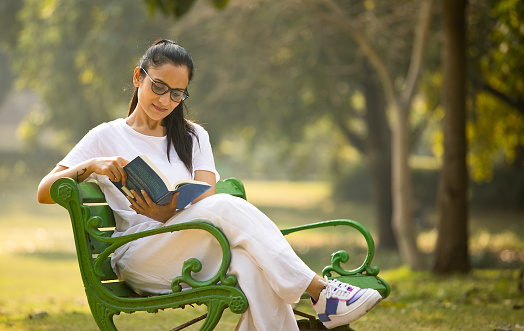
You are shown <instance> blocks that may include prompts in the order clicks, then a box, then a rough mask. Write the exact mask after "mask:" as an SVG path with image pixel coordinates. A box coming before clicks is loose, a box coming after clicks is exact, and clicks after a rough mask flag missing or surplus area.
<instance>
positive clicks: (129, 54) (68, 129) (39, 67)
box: [3, 0, 169, 143]
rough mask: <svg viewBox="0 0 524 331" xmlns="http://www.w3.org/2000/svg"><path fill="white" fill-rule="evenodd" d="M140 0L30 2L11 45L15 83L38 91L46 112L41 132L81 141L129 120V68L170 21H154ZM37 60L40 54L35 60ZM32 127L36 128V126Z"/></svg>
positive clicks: (19, 14)
mask: <svg viewBox="0 0 524 331" xmlns="http://www.w3.org/2000/svg"><path fill="white" fill-rule="evenodd" d="M140 4H141V2H139V1H138V0H125V1H119V2H114V1H72V0H50V1H34V0H27V1H25V2H24V3H23V6H22V7H21V8H20V9H19V11H18V12H17V13H16V15H13V13H4V14H3V16H8V15H10V16H13V17H17V19H18V23H19V24H18V25H17V26H18V31H15V32H13V31H10V32H9V33H10V35H9V37H10V38H9V39H8V40H6V43H7V48H8V50H9V51H10V56H11V60H12V63H13V65H14V68H15V69H16V71H17V73H18V74H19V79H18V82H17V85H18V86H19V87H22V88H30V89H33V90H35V91H37V92H38V93H39V94H40V96H41V97H42V98H43V100H44V102H45V104H46V106H47V108H46V109H47V111H46V112H45V120H44V121H43V122H42V124H41V127H36V128H33V130H39V131H43V128H44V127H51V128H54V129H56V130H57V131H61V132H63V133H64V135H65V138H64V139H63V141H62V142H63V143H72V142H76V141H78V140H79V139H80V138H81V137H82V136H83V135H84V134H85V133H86V132H87V131H88V130H89V129H90V128H92V127H94V126H95V125H97V124H99V123H101V122H103V121H107V120H109V119H111V118H114V117H115V116H124V115H125V113H126V109H125V103H126V102H127V100H128V98H129V97H130V94H127V93H125V92H124V91H123V90H122V88H123V87H124V86H129V85H130V82H131V74H132V69H133V67H134V65H135V63H136V62H137V60H138V58H139V56H141V54H142V53H143V50H144V48H145V47H146V46H147V44H145V41H147V43H150V42H151V41H152V40H153V38H155V36H158V35H164V34H165V33H166V31H167V29H168V27H169V26H168V22H167V21H166V20H162V19H157V20H155V21H150V20H149V19H148V17H147V15H146V14H145V13H143V11H141V10H137V7H138V8H139V6H140ZM35 55H37V56H35ZM33 126H34V125H33Z"/></svg>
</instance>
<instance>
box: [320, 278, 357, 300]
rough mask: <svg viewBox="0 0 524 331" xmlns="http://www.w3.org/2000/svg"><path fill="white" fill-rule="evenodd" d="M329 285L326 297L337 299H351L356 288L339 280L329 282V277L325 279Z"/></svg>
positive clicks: (326, 289)
mask: <svg viewBox="0 0 524 331" xmlns="http://www.w3.org/2000/svg"><path fill="white" fill-rule="evenodd" d="M325 279H326V282H327V285H326V288H325V291H326V297H328V298H329V297H337V298H339V299H342V300H344V299H350V298H351V297H352V296H353V294H354V292H353V291H354V290H355V287H354V286H351V285H349V284H346V283H343V282H341V281H339V280H337V279H330V280H328V279H327V277H326V278H325Z"/></svg>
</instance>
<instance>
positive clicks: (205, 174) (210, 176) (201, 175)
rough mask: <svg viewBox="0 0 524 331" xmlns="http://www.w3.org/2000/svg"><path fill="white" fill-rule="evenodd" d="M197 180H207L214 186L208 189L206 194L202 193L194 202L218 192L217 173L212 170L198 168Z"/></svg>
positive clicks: (196, 172)
mask: <svg viewBox="0 0 524 331" xmlns="http://www.w3.org/2000/svg"><path fill="white" fill-rule="evenodd" d="M195 180H198V181H201V182H206V183H208V184H209V185H211V186H213V187H212V188H210V189H209V190H207V191H206V192H205V193H204V194H202V195H201V196H199V197H198V198H196V199H195V200H194V201H193V203H196V202H198V201H200V200H202V199H204V198H207V197H209V196H212V195H213V194H216V193H217V181H216V176H215V173H213V172H211V171H206V170H196V171H195Z"/></svg>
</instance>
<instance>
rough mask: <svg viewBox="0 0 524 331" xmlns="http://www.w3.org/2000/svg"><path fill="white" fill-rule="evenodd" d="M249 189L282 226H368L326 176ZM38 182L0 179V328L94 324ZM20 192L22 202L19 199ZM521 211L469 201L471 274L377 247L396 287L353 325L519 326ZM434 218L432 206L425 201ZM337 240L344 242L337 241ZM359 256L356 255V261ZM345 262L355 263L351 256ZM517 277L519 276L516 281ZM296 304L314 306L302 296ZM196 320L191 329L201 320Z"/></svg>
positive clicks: (308, 251) (132, 319)
mask: <svg viewBox="0 0 524 331" xmlns="http://www.w3.org/2000/svg"><path fill="white" fill-rule="evenodd" d="M245 184H246V189H247V194H248V199H249V200H250V201H251V202H253V203H254V204H255V205H257V206H258V207H259V208H260V209H261V210H263V211H264V212H265V213H266V214H268V216H269V217H270V218H271V219H273V220H274V221H275V222H276V223H277V225H279V227H281V228H283V227H288V226H294V225H298V224H304V223H311V222H316V221H323V220H327V219H339V218H350V219H354V220H357V221H359V222H361V223H362V224H364V225H365V226H366V227H367V228H368V229H370V231H371V232H372V233H373V232H374V224H373V219H374V215H373V211H372V209H371V207H370V206H369V205H357V204H353V203H344V204H340V205H334V204H333V203H331V202H329V200H328V197H329V189H328V187H327V185H325V184H323V183H264V182H246V183H245ZM35 185H36V184H35V183H23V184H22V185H17V186H15V185H13V184H12V183H0V210H1V212H0V330H53V331H54V330H98V328H97V326H96V324H95V322H94V320H93V318H92V317H91V313H90V311H89V307H88V305H87V300H86V298H85V294H84V291H83V285H82V282H81V278H80V273H79V271H78V266H77V262H76V256H75V250H74V241H73V237H72V233H71V228H70V224H69V218H68V216H67V214H66V212H65V210H63V209H62V208H61V207H58V206H46V205H38V204H37V203H36V201H35V188H36V186H35ZM24 201H25V203H24ZM523 216H524V215H521V214H518V213H512V212H495V211H482V212H481V211H472V218H471V242H470V247H471V249H472V253H473V256H472V260H473V262H474V263H475V265H476V266H478V267H479V268H476V269H475V270H474V271H473V272H472V273H471V274H470V275H467V276H454V277H446V278H440V277H435V276H433V275H431V273H429V272H412V271H410V270H409V269H408V268H405V267H402V266H401V264H400V259H399V257H398V256H397V255H396V254H395V253H389V252H377V253H376V256H375V259H374V264H376V265H378V266H380V267H381V270H382V271H381V273H380V276H381V277H383V278H384V279H386V280H387V281H388V282H389V283H390V285H391V287H392V293H391V295H390V297H389V298H388V299H387V300H384V301H383V302H381V304H380V305H379V306H378V307H376V308H375V309H374V310H373V311H371V312H370V313H369V314H367V315H366V316H365V317H363V318H362V319H361V320H359V321H357V322H355V323H354V324H353V325H352V327H353V328H355V329H357V330H401V329H402V330H524V293H523V292H522V291H521V290H519V288H518V286H519V284H522V275H521V274H520V270H519V267H520V269H522V268H523V265H524V227H522V219H523ZM427 217H428V219H429V221H430V223H431V222H432V221H433V220H434V218H435V216H434V215H433V213H432V212H431V211H428V213H427ZM288 239H289V241H290V242H291V243H292V245H293V247H294V248H295V250H296V251H297V252H298V253H299V254H300V255H301V256H302V257H303V258H304V260H305V261H306V262H307V263H308V264H309V265H310V266H312V268H313V269H315V270H317V271H320V269H321V268H322V267H323V266H325V265H327V264H328V263H329V259H330V253H331V252H332V251H333V249H340V248H342V249H346V250H348V252H350V256H351V261H354V263H355V264H357V265H359V264H360V263H361V261H362V260H361V258H362V254H364V248H363V240H362V238H360V237H359V236H358V235H357V234H356V233H349V234H344V233H340V231H329V230H321V231H319V230H316V231H314V233H312V234H293V235H291V236H290V237H289V238H288ZM435 239H436V233H435V231H434V230H433V229H431V228H427V229H424V230H421V232H420V234H419V246H420V247H421V249H423V250H424V251H425V252H426V253H428V260H431V254H430V253H431V251H432V249H433V245H434V242H435ZM340 246H342V247H340ZM355 266H356V265H355ZM350 267H351V266H350ZM521 286H522V285H521ZM299 306H301V307H302V308H304V309H305V310H308V311H309V312H312V310H311V307H310V305H309V304H308V303H300V304H299ZM202 312H203V309H202V307H197V308H195V309H193V308H190V307H189V308H186V309H184V310H176V311H174V310H167V311H164V312H160V313H158V314H147V313H136V314H131V315H128V314H124V315H121V316H117V317H116V318H115V321H116V324H117V326H118V327H119V329H120V330H170V329H172V328H174V327H176V326H177V325H179V324H181V323H183V322H185V321H187V320H189V319H192V318H194V317H197V316H199V315H200V314H201V313H202ZM238 318H239V316H238V315H235V314H232V313H230V312H229V310H226V312H225V314H224V318H223V319H222V321H221V322H220V324H219V326H218V328H217V330H234V327H235V325H236V323H237V321H238ZM197 329H198V324H197V325H196V326H195V327H192V328H188V330H197Z"/></svg>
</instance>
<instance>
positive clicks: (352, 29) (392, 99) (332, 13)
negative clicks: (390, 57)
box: [310, 0, 397, 104]
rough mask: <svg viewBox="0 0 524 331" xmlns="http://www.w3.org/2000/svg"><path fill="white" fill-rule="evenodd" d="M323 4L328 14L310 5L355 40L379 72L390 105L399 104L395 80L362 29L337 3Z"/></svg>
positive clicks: (315, 2) (326, 2)
mask: <svg viewBox="0 0 524 331" xmlns="http://www.w3.org/2000/svg"><path fill="white" fill-rule="evenodd" d="M322 2H323V3H324V4H325V5H326V7H327V9H328V10H329V12H326V11H325V10H324V9H323V8H321V6H319V4H318V1H310V4H311V5H312V6H314V7H316V8H315V9H316V12H317V15H318V16H320V17H321V18H322V19H324V20H326V21H328V22H331V23H332V24H334V25H336V26H338V27H339V28H341V29H342V30H343V31H346V32H347V33H348V34H349V35H350V36H351V37H352V38H353V40H355V42H356V43H357V44H358V45H359V47H360V49H361V50H362V51H363V52H364V54H366V56H367V57H368V60H369V62H370V63H371V64H372V65H373V67H374V68H375V70H376V71H377V73H378V75H379V77H380V79H381V81H382V85H383V87H384V92H385V94H386V98H387V100H388V103H390V104H395V103H397V98H396V93H395V89H394V86H393V80H392V79H391V75H390V73H389V71H388V69H387V66H386V64H385V63H384V61H382V59H381V58H380V56H379V55H378V53H377V52H376V51H375V49H374V48H373V46H371V44H370V43H369V42H368V40H367V38H366V37H365V36H364V35H363V34H362V33H361V32H360V31H361V27H360V26H358V25H357V24H355V23H354V21H353V20H351V19H349V18H348V17H349V15H346V14H344V10H343V9H342V8H341V7H340V6H339V5H338V4H337V3H336V2H335V1H333V0H323V1H322Z"/></svg>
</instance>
